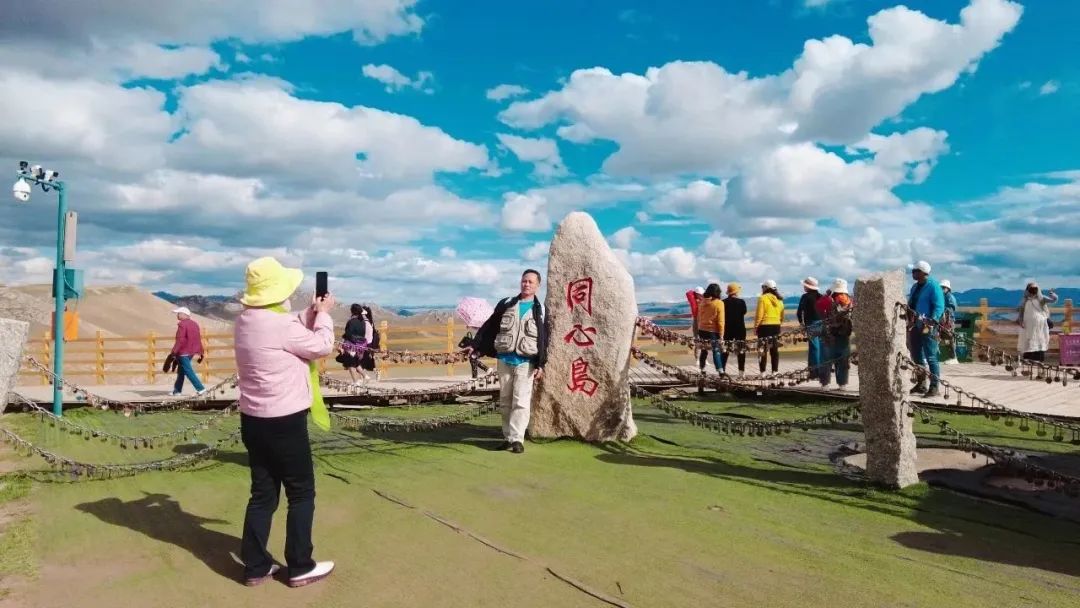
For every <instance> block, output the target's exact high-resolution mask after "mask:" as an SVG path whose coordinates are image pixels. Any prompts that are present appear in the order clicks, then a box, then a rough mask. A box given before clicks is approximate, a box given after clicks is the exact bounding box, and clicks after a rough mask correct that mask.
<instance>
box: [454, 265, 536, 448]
mask: <svg viewBox="0 0 1080 608" xmlns="http://www.w3.org/2000/svg"><path fill="white" fill-rule="evenodd" d="M520 289H521V291H520V292H519V293H518V295H516V296H514V297H512V298H504V299H503V300H501V301H500V302H499V303H498V305H496V306H495V311H494V312H493V313H491V316H490V317H489V318H488V320H487V321H485V322H484V324H483V325H482V326H480V330H479V331H477V332H476V338H475V344H474V345H473V346H466V347H465V348H464V349H463V351H464V352H467V353H469V354H470V355H471V354H472V353H473V352H474V351H478V352H479V353H480V354H481V355H484V356H488V357H495V358H497V359H498V361H499V367H498V374H499V404H500V406H501V407H500V409H501V411H502V432H503V439H504V441H503V442H502V443H501V444H500V445H499V447H498V448H497V449H499V450H509V451H511V452H513V453H514V454H521V453H522V452H524V451H525V430H526V429H528V428H529V416H530V414H531V408H532V391H533V383H534V382H536V381H538V380H540V379H541V378H543V376H544V364H545V363H546V362H547V342H548V331H547V325H546V324H545V322H544V309H543V307H542V305H541V304H540V300H539V299H538V298H537V297H536V292H537V290H538V289H540V273H539V272H537V271H536V270H533V269H531V268H530V269H528V270H526V271H525V272H524V273H522V275H521V282H520Z"/></svg>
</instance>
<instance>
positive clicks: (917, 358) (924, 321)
mask: <svg viewBox="0 0 1080 608" xmlns="http://www.w3.org/2000/svg"><path fill="white" fill-rule="evenodd" d="M911 278H912V280H913V281H914V283H913V284H912V286H911V291H910V292H909V293H908V301H907V305H908V308H909V309H910V310H911V311H913V312H914V314H911V313H910V312H909V314H908V348H909V350H910V351H911V359H912V360H913V361H914V362H915V365H916V366H917V370H916V376H917V378H918V381H917V382H916V383H915V386H914V387H913V388H912V389H911V394H912V395H922V396H923V397H927V398H929V397H937V396H938V395H939V394H940V391H939V389H938V380H939V379H940V378H941V365H940V364H939V363H938V342H939V340H940V330H939V328H938V325H939V324H940V323H941V317H942V316H943V315H944V314H945V294H944V293H943V292H942V291H941V285H940V284H938V282H937V281H936V280H934V279H933V278H932V277H931V276H930V263H929V262H926V261H924V260H920V261H919V262H918V263H917V264H913V265H912V266H911ZM927 372H929V378H930V386H929V387H927Z"/></svg>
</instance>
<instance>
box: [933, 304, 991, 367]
mask: <svg viewBox="0 0 1080 608" xmlns="http://www.w3.org/2000/svg"><path fill="white" fill-rule="evenodd" d="M981 318H982V314H980V313H977V312H957V313H956V314H955V315H953V336H954V338H953V340H952V343H951V344H949V345H948V346H944V348H943V349H942V350H951V351H952V352H950V353H948V354H950V355H952V356H954V357H956V360H957V361H959V362H961V363H970V362H971V347H972V346H974V344H975V327H976V325H977V324H978V321H979V319H981ZM944 355H945V353H942V357H941V358H942V359H943V360H944V359H947V358H948V357H945V356H944Z"/></svg>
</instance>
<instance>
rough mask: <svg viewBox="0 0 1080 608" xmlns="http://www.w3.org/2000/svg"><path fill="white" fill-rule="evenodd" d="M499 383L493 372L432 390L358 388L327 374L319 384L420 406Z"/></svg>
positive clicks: (343, 391) (352, 394)
mask: <svg viewBox="0 0 1080 608" xmlns="http://www.w3.org/2000/svg"><path fill="white" fill-rule="evenodd" d="M498 382H499V377H498V374H497V373H496V371H495V370H491V371H489V372H488V373H486V374H484V375H483V376H480V377H477V378H472V379H469V380H464V381H461V382H454V383H451V384H445V385H441V386H437V387H432V388H417V389H401V388H380V387H373V386H357V385H355V384H352V383H350V382H346V381H344V380H338V379H337V378H332V377H330V376H329V375H327V374H321V375H320V376H319V383H320V384H322V385H323V386H325V387H327V388H330V389H333V390H335V391H338V392H341V393H345V394H347V395H350V396H354V397H369V398H376V399H382V400H386V401H390V400H404V401H406V402H407V403H412V404H418V403H424V402H429V401H437V400H440V399H442V400H445V399H450V398H453V397H459V396H462V395H467V394H469V393H474V392H476V391H477V390H480V389H486V388H491V387H493V386H496V385H497V384H498Z"/></svg>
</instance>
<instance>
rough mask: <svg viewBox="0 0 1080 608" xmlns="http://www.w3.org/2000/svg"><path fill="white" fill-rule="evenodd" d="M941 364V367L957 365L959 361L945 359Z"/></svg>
mask: <svg viewBox="0 0 1080 608" xmlns="http://www.w3.org/2000/svg"><path fill="white" fill-rule="evenodd" d="M941 364H942V365H959V364H960V360H959V359H946V360H944V361H942V362H941Z"/></svg>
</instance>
